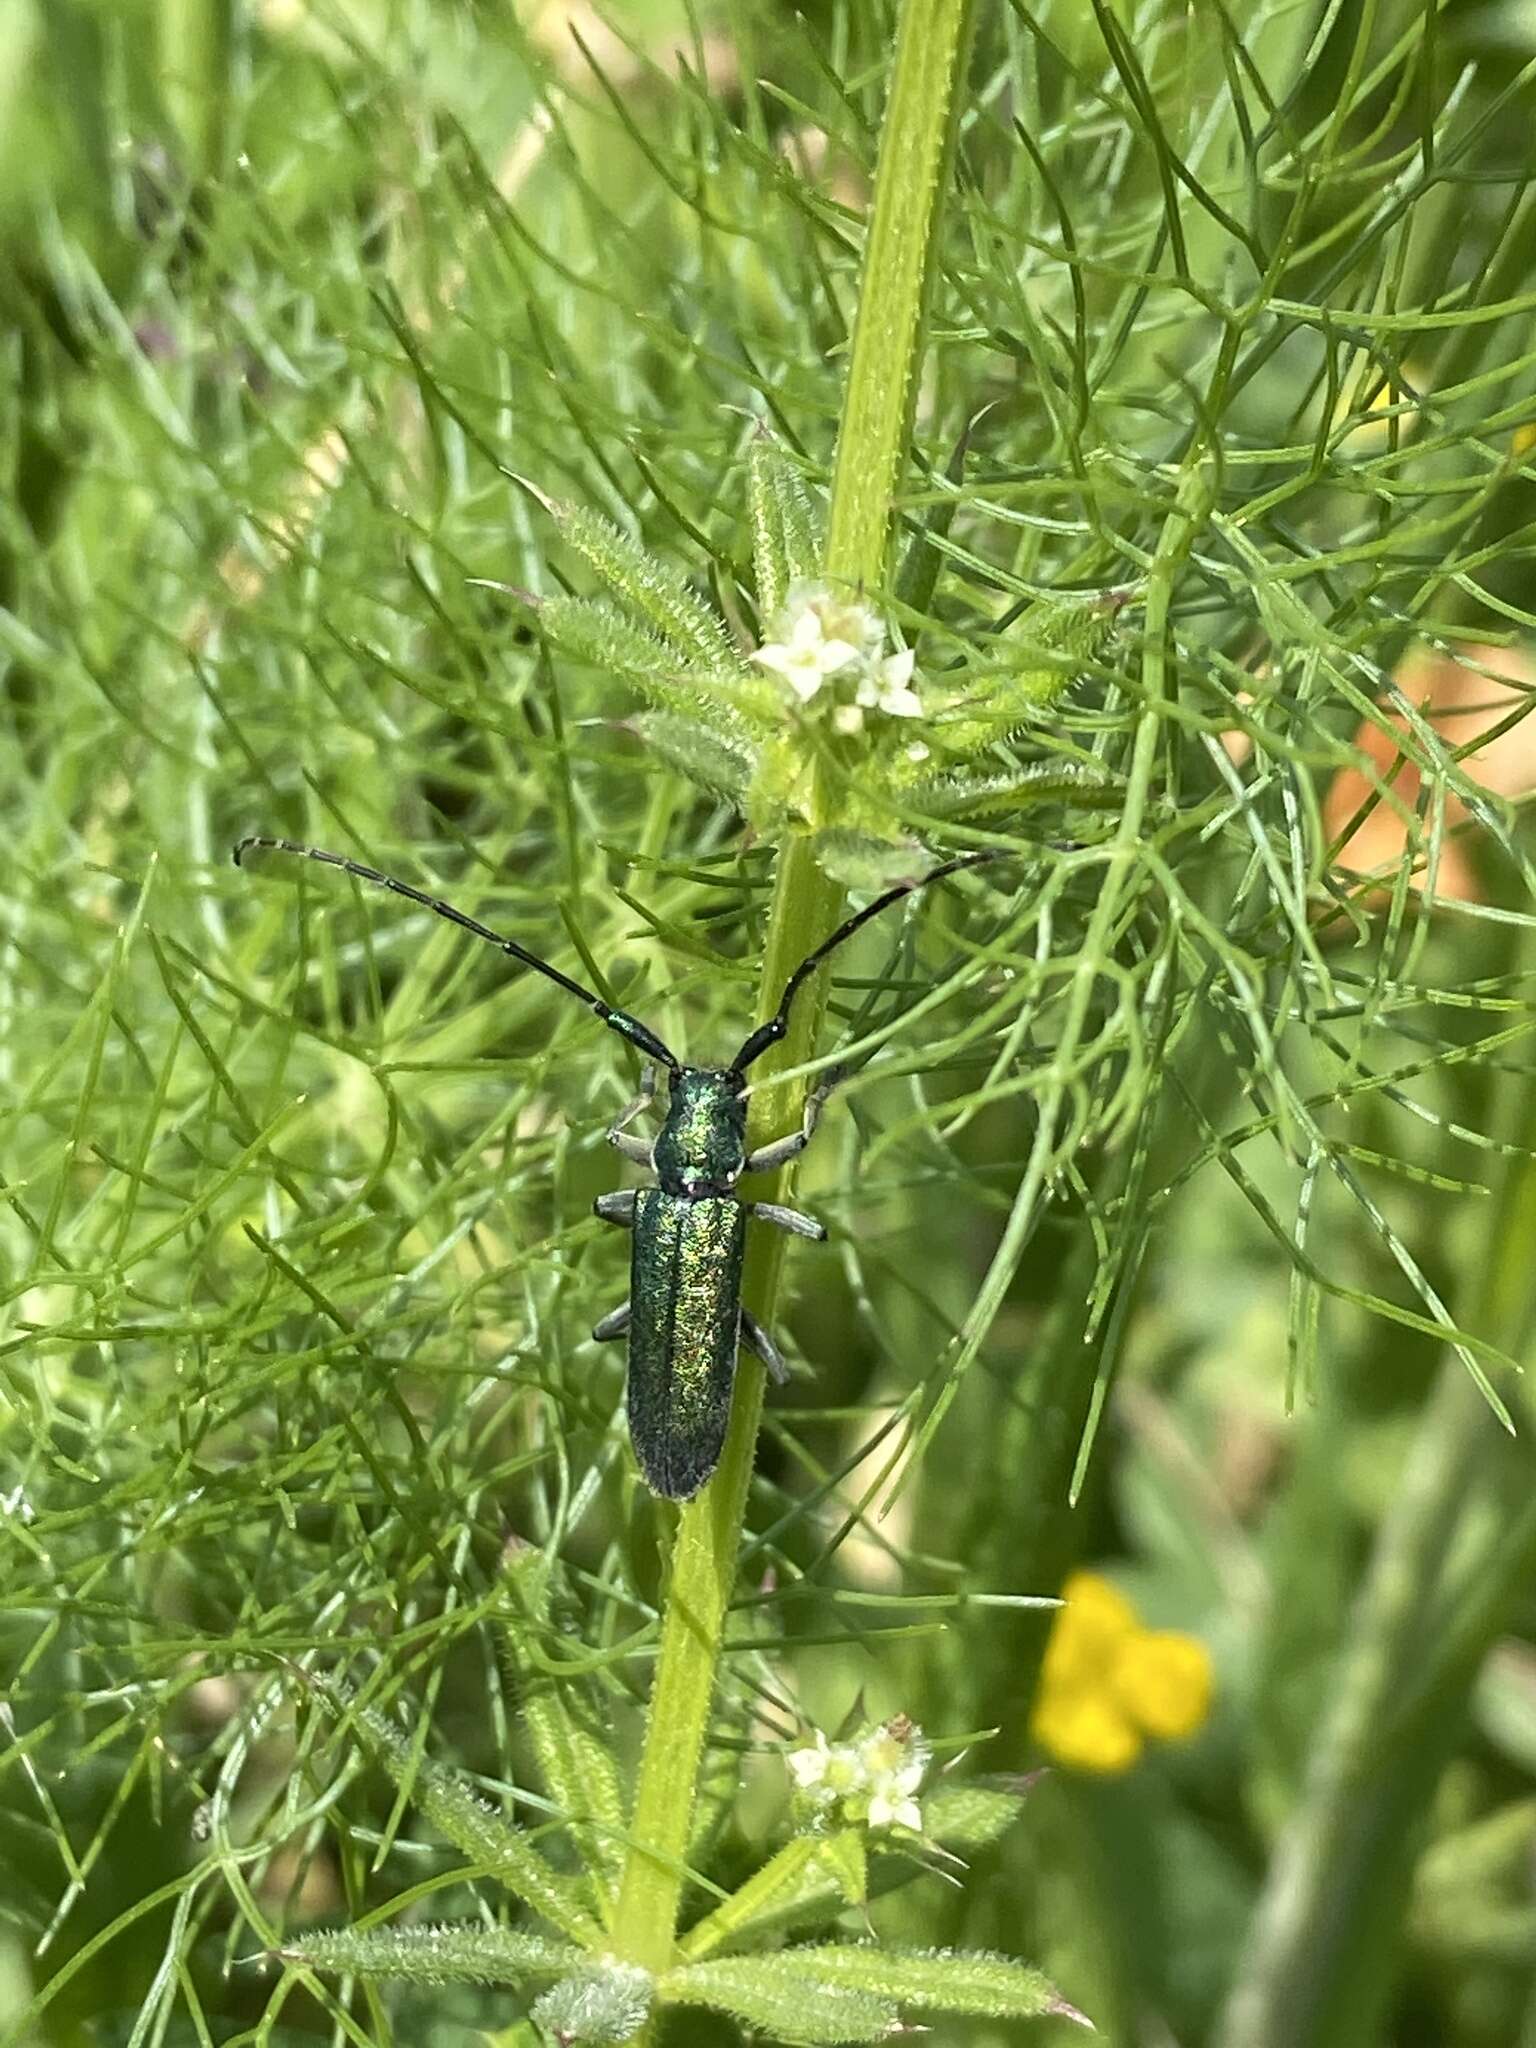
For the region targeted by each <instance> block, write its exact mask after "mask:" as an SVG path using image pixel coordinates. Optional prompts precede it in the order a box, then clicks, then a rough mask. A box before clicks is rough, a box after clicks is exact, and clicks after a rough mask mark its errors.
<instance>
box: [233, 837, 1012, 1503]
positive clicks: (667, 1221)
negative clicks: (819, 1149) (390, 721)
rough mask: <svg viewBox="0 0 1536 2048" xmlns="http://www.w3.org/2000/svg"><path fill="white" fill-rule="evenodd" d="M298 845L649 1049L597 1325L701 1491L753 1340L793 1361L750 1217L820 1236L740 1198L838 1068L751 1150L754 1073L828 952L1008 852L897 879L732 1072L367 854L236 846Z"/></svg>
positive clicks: (627, 1135) (674, 1477)
mask: <svg viewBox="0 0 1536 2048" xmlns="http://www.w3.org/2000/svg"><path fill="white" fill-rule="evenodd" d="M257 851H265V852H271V853H282V854H292V855H294V856H296V857H297V858H299V859H301V860H312V861H319V862H320V863H321V864H322V865H323V866H325V867H332V868H340V869H341V870H342V872H343V873H345V874H349V875H354V876H356V878H357V879H358V880H359V881H363V882H372V883H375V884H376V885H377V886H378V887H380V888H383V889H390V890H392V891H393V892H394V894H395V895H397V896H403V897H405V898H406V899H407V900H408V901H409V902H412V903H416V904H420V905H421V906H422V908H423V909H426V910H430V911H432V912H433V913H434V915H436V916H438V917H444V918H447V919H448V921H449V922H450V923H452V924H456V925H458V926H459V927H460V929H461V930H463V931H467V932H471V933H472V934H473V935H474V936H475V937H476V938H480V939H486V940H488V941H489V942H490V943H491V944H492V945H493V946H496V947H497V948H499V950H500V951H501V952H503V953H506V954H508V955H509V956H510V957H511V958H512V959H514V960H518V961H521V962H522V964H523V965H524V966H525V967H531V968H533V969H534V970H535V972H536V973H539V974H542V975H544V976H545V977H546V979H548V980H550V981H552V982H554V984H555V985H556V987H557V988H562V989H564V990H565V992H566V993H567V994H568V995H573V996H576V997H578V998H579V999H580V1000H581V1001H582V1002H584V1003H585V1004H586V1005H587V1007H588V1009H590V1010H594V1011H595V1012H596V1013H597V1015H598V1016H599V1017H601V1018H602V1020H603V1022H604V1023H605V1024H606V1025H607V1026H608V1028H609V1029H610V1030H611V1031H616V1032H618V1034H619V1036H620V1037H621V1038H625V1039H628V1041H629V1043H630V1044H631V1045H633V1046H635V1047H636V1048H637V1049H638V1050H639V1051H640V1052H642V1053H643V1054H644V1055H645V1058H646V1068H645V1073H644V1078H643V1080H642V1082H641V1089H640V1093H639V1094H638V1095H637V1096H636V1098H635V1100H634V1101H633V1102H632V1103H630V1105H629V1107H628V1108H627V1109H626V1110H625V1111H624V1112H623V1114H622V1115H621V1116H620V1117H619V1119H618V1121H617V1122H616V1123H615V1124H614V1126H613V1128H612V1130H611V1131H610V1132H609V1133H608V1136H609V1141H610V1142H611V1143H612V1144H613V1145H614V1146H615V1148H616V1149H617V1150H618V1151H619V1152H621V1153H622V1154H623V1155H624V1157H625V1158H626V1159H630V1160H633V1161H634V1162H635V1163H636V1164H637V1165H640V1166H645V1167H648V1168H649V1169H650V1170H651V1171H652V1172H653V1173H654V1174H655V1176H656V1184H655V1185H654V1186H653V1187H646V1188H638V1189H637V1188H626V1189H623V1190H621V1191H619V1192H616V1193H614V1194H611V1195H600V1196H599V1197H598V1199H597V1202H596V1203H595V1205H594V1207H595V1209H596V1213H597V1214H598V1215H599V1216H600V1217H601V1218H602V1219H603V1221H604V1222H606V1223H616V1224H619V1225H621V1226H622V1227H623V1228H625V1229H627V1230H629V1231H630V1232H631V1238H632V1248H631V1253H630V1290H629V1299H628V1300H627V1301H626V1302H624V1303H623V1305H622V1306H621V1307H619V1308H616V1309H615V1310H614V1311H613V1312H612V1314H611V1315H606V1316H604V1317H603V1319H602V1321H601V1322H600V1323H599V1324H598V1325H597V1328H596V1329H595V1330H594V1331H593V1335H594V1336H595V1337H597V1338H598V1339H599V1340H607V1339H609V1338H613V1337H621V1336H627V1337H628V1339H629V1372H628V1405H629V1432H630V1438H631V1441H632V1442H633V1444H634V1448H635V1459H636V1462H637V1463H638V1465H639V1467H640V1471H641V1474H642V1475H643V1477H644V1479H645V1482H646V1484H647V1485H648V1486H649V1487H650V1488H651V1489H652V1491H653V1492H655V1493H659V1494H662V1495H664V1496H665V1497H666V1498H667V1499H668V1500H689V1499H691V1498H692V1496H693V1495H694V1494H696V1493H697V1492H698V1490H699V1488H700V1487H701V1486H703V1484H704V1482H705V1481H706V1480H707V1479H708V1478H709V1476H710V1474H711V1473H712V1472H713V1471H714V1469H715V1467H716V1465H717V1464H718V1463H719V1462H720V1452H721V1449H722V1447H723V1445H724V1443H725V1431H726V1425H727V1423H728V1422H729V1420H730V1413H731V1392H732V1388H733V1387H734V1385H735V1380H736V1357H737V1351H738V1348H739V1347H740V1346H741V1345H742V1344H745V1345H746V1347H747V1349H748V1350H749V1351H751V1352H753V1353H754V1354H755V1356H756V1357H757V1358H759V1359H760V1360H761V1361H762V1363H763V1365H764V1366H765V1367H766V1368H767V1370H768V1372H769V1374H770V1376H771V1377H772V1378H773V1379H775V1380H777V1381H782V1380H783V1379H785V1378H786V1377H787V1373H788V1369H787V1367H786V1366H785V1364H784V1360H783V1358H782V1357H781V1356H780V1354H779V1350H778V1347H777V1345H775V1343H774V1341H773V1339H772V1337H771V1336H770V1335H769V1334H768V1332H767V1331H766V1330H765V1329H763V1327H762V1326H761V1324H760V1323H758V1322H757V1321H756V1320H755V1318H754V1317H753V1316H751V1315H750V1314H748V1312H747V1311H746V1310H745V1309H744V1308H743V1307H742V1303H741V1275H742V1266H743V1262H744V1260H745V1256H746V1241H747V1218H748V1217H749V1216H755V1217H757V1218H758V1219H759V1221H761V1222H764V1223H769V1224H773V1225H774V1226H775V1227H776V1228H778V1229H780V1230H788V1231H791V1232H793V1233H794V1234H795V1235H796V1236H798V1237H811V1238H823V1237H825V1236H826V1234H827V1233H826V1231H825V1230H824V1229H823V1227H822V1226H821V1224H819V1223H818V1222H816V1220H815V1219H814V1217H811V1216H806V1215H803V1214H802V1213H801V1212H800V1211H799V1210H798V1209H788V1208H784V1207H783V1206H781V1205H780V1204H779V1203H777V1202H744V1201H742V1199H741V1198H740V1196H739V1195H738V1194H737V1193H736V1183H737V1182H738V1181H739V1180H740V1178H741V1176H742V1175H743V1174H745V1173H772V1172H774V1171H775V1170H776V1169H777V1168H779V1167H781V1166H784V1165H786V1164H787V1163H788V1162H789V1161H790V1160H791V1159H793V1158H794V1157H795V1156H796V1154H797V1153H799V1152H801V1151H803V1150H804V1149H805V1147H806V1145H807V1144H808V1143H809V1142H810V1139H811V1135H812V1133H813V1132H814V1130H815V1128H816V1122H817V1118H818V1117H819V1115H820V1113H821V1108H822V1104H823V1103H824V1102H825V1100H826V1097H827V1095H828V1093H829V1092H830V1090H831V1088H832V1087H833V1086H834V1085H835V1080H836V1075H835V1073H833V1074H830V1075H829V1076H828V1077H827V1078H826V1079H825V1080H823V1081H822V1082H821V1084H820V1085H819V1086H818V1087H817V1088H816V1089H815V1090H814V1091H813V1093H812V1094H811V1096H810V1097H809V1099H808V1100H807V1102H806V1106H805V1116H804V1120H803V1122H802V1123H801V1126H800V1128H799V1129H798V1130H796V1131H791V1132H790V1133H788V1135H787V1136H785V1137H782V1138H777V1139H775V1140H773V1141H772V1142H771V1143H770V1144H767V1145H761V1146H759V1147H758V1148H757V1149H756V1150H755V1151H752V1152H749V1151H748V1150H747V1095H748V1088H747V1083H746V1079H745V1075H746V1070H747V1068H748V1067H749V1066H750V1065H751V1064H752V1062H753V1061H754V1060H755V1059H757V1058H759V1057H760V1055H761V1054H763V1053H765V1052H766V1051H767V1050H768V1048H769V1047H770V1046H771V1045H776V1044H777V1043H778V1042H779V1040H780V1039H781V1038H783V1037H784V1035H785V1033H786V1032H787V1030H788V1029H789V1015H790V1010H791V1007H792V1006H793V1003H794V1000H795V997H796V996H797V995H798V994H799V992H800V990H801V989H802V988H803V987H804V986H805V984H806V982H807V981H809V979H810V978H811V976H812V975H813V974H814V973H815V972H816V970H817V968H818V967H819V966H820V965H821V963H822V961H823V960H825V959H826V957H827V955H828V954H829V953H832V952H834V951H835V950H836V949H837V947H839V946H841V945H842V944H843V942H844V941H845V940H847V939H850V938H852V936H853V934H854V933H855V932H856V931H859V930H860V929H861V928H862V927H863V926H864V925H866V924H867V923H868V922H869V920H870V919H871V918H872V917H878V916H879V914H880V912H881V911H883V910H887V909H889V908H890V906H891V905H892V904H893V903H898V902H900V901H901V899H902V898H903V897H905V896H910V895H912V894H913V893H914V891H916V890H918V889H924V888H926V887H927V886H928V884H929V883H930V882H937V881H939V880H941V879H942V878H943V877H944V876H945V875H952V874H955V873H957V872H958V871H959V870H960V869H961V868H971V867H978V866H980V865H981V864H982V863H983V862H986V861H991V860H998V859H1001V858H1002V857H1003V856H1002V852H1001V850H1000V849H999V850H996V851H994V850H991V849H987V850H984V851H982V852H978V853H966V854H961V855H959V856H957V857H956V858H955V859H953V860H947V861H943V862H941V863H940V864H939V866H938V867H936V868H933V869H931V870H930V872H929V873H928V874H926V875H924V876H922V877H921V878H920V879H919V880H917V881H913V882H902V883H899V884H898V885H897V886H896V887H895V888H892V889H887V890H886V891H885V893H884V894H883V895H881V896H877V897H876V898H875V900H874V901H873V902H872V903H868V904H866V905H865V906H864V908H863V909H862V910H860V911H856V912H855V913H854V915H853V916H852V917H850V918H847V919H846V920H845V921H844V922H843V923H842V924H840V925H839V926H838V927H837V929H836V931H834V932H833V933H832V934H831V935H830V937H828V938H826V939H824V940H823V941H822V943H821V944H820V945H819V946H818V947H817V948H816V949H815V951H814V952H812V953H808V954H807V955H806V957H805V959H804V960H802V961H801V963H800V965H799V966H798V967H797V968H796V969H795V971H794V973H793V974H792V975H791V976H790V977H789V979H788V981H787V982H786V983H785V984H784V990H783V993H782V994H781V996H780V997H779V1003H778V1008H777V1009H776V1010H775V1011H774V1012H773V1014H772V1016H771V1017H769V1018H768V1019H767V1020H766V1021H765V1022H764V1023H762V1024H759V1025H758V1026H757V1027H756V1029H755V1030H753V1031H752V1032H750V1033H749V1034H748V1036H747V1037H746V1039H745V1040H744V1041H743V1044H742V1046H741V1050H740V1051H739V1052H738V1053H737V1054H736V1057H735V1058H734V1059H733V1060H732V1061H731V1063H730V1065H729V1066H725V1067H688V1066H684V1065H683V1063H682V1061H681V1060H679V1059H678V1058H677V1057H676V1055H675V1054H674V1053H673V1052H672V1051H671V1050H670V1049H669V1048H668V1047H667V1046H666V1044H665V1043H664V1042H663V1041H662V1040H661V1039H660V1038H658V1037H657V1035H656V1033H655V1032H654V1031H652V1030H651V1029H650V1027H649V1026H648V1025H645V1024H642V1023H641V1022H640V1020H639V1018H637V1017H631V1016H630V1015H629V1014H628V1013H627V1012H626V1011H624V1010H615V1009H614V1008H612V1006H611V1005H610V1004H608V1003H605V1002H604V1001H603V999H602V998H601V996H597V995H594V994H593V993H592V991H591V990H590V989H588V988H583V987H582V985H581V983H580V982H577V981H572V980H571V978H570V977H569V975H566V974H562V973H561V971H560V969H559V968H558V967H552V966H551V965H550V963H549V962H548V961H547V960H542V959H540V957H539V956H538V954H537V953H530V952H529V951H528V950H527V949H526V948H525V947H523V946H520V945H518V944H517V942H516V941H515V940H514V939H508V938H504V937H503V936H502V934H501V933H500V932H495V931H492V930H491V928H490V927H489V925H484V924H481V923H480V922H479V920H478V919H477V918H473V917H468V916H466V915H465V913H464V912H463V911H461V910H456V909H455V908H454V907H453V905H452V904H451V903H446V902H444V901H443V900H442V898H441V897H437V896H429V895H427V894H426V893H425V892H424V891H423V890H420V889H413V888H412V887H411V885H410V884H409V883H408V882H400V881H397V880H396V879H395V878H394V876H392V875H386V874H384V873H382V872H381V871H380V870H379V869H378V868H372V867H367V866H365V865H364V863H363V862H361V861H355V860H349V859H348V858H347V857H346V856H345V855H343V854H339V853H327V852H326V851H325V850H324V849H323V848H322V847H318V846H301V845H299V844H298V843H297V841H295V840H292V839H268V838H250V839H242V840H241V841H240V843H239V845H238V846H237V847H236V848H235V850H234V858H235V864H236V866H237V867H238V866H239V865H240V863H241V861H242V859H243V857H244V856H245V855H246V854H247V853H252V852H257ZM658 1066H659V1067H662V1068H664V1069H665V1070H666V1074H667V1110H666V1115H665V1117H664V1118H663V1120H662V1125H661V1129H660V1130H659V1131H658V1132H657V1134H656V1137H655V1139H654V1140H651V1139H647V1138H641V1137H639V1136H637V1135H635V1134H634V1133H632V1132H630V1131H629V1130H628V1129H627V1128H626V1127H627V1126H628V1125H629V1124H630V1123H631V1122H632V1121H633V1120H634V1118H635V1117H636V1116H638V1115H639V1113H640V1112H641V1111H642V1110H643V1109H645V1108H646V1107H647V1106H648V1104H649V1103H650V1102H651V1101H652V1100H653V1098H654V1095H655V1091H656V1068H657V1067H658Z"/></svg>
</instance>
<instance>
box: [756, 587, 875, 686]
mask: <svg viewBox="0 0 1536 2048" xmlns="http://www.w3.org/2000/svg"><path fill="white" fill-rule="evenodd" d="M788 628H789V629H788V633H787V635H786V637H785V638H784V639H782V640H770V641H768V642H767V643H766V645H764V646H762V647H759V648H758V649H757V650H756V652H755V653H754V654H753V656H752V659H753V660H754V661H755V662H758V663H760V664H761V665H762V667H764V668H766V669H772V671H773V673H774V674H775V675H776V676H780V677H782V678H783V680H784V681H785V682H786V683H788V685H789V687H790V688H791V689H792V690H793V691H794V693H795V695H796V696H797V697H798V698H799V699H800V701H801V703H802V704H809V703H810V701H811V699H812V698H813V697H814V696H815V695H816V692H817V691H818V690H819V689H820V688H821V686H822V684H823V683H824V682H825V681H826V680H827V677H828V676H835V675H836V674H837V672H838V670H839V669H843V668H846V667H847V666H848V664H849V662H850V661H857V660H858V658H859V650H858V648H857V647H856V646H855V645H854V644H853V642H852V641H851V640H842V639H837V638H831V639H829V638H828V636H827V633H826V630H825V627H824V624H823V621H822V616H821V613H820V612H819V611H817V610H816V609H815V607H814V606H813V605H805V606H803V607H802V608H801V609H799V610H797V611H794V612H792V614H791V615H790V619H789V622H788Z"/></svg>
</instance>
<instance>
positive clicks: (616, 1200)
mask: <svg viewBox="0 0 1536 2048" xmlns="http://www.w3.org/2000/svg"><path fill="white" fill-rule="evenodd" d="M638 1193H639V1189H638V1188H615V1189H614V1191H613V1193H612V1194H611V1195H599V1196H598V1198H597V1200H596V1201H595V1202H594V1203H593V1204H592V1214H593V1215H594V1216H600V1217H601V1218H602V1220H603V1221H604V1223H617V1224H618V1226H619V1228H620V1229H621V1230H633V1229H634V1227H635V1196H636V1195H637V1194H638ZM822 1235H823V1236H825V1235H826V1233H825V1232H823V1233H822Z"/></svg>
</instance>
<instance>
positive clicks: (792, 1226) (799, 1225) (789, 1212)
mask: <svg viewBox="0 0 1536 2048" xmlns="http://www.w3.org/2000/svg"><path fill="white" fill-rule="evenodd" d="M746 1209H747V1214H748V1215H749V1216H756V1217H757V1218H758V1220H759V1221H760V1222H762V1223H771V1224H772V1225H773V1227H774V1229H775V1230H787V1231H789V1232H790V1234H791V1235H792V1236H794V1237H814V1238H815V1239H816V1240H817V1241H818V1242H820V1240H821V1239H822V1238H824V1237H825V1236H826V1234H827V1226H826V1225H825V1223H818V1222H817V1221H816V1218H815V1217H814V1216H807V1215H806V1213H805V1211H804V1210H803V1209H786V1208H785V1207H784V1205H783V1203H782V1202H748V1203H747V1205H746Z"/></svg>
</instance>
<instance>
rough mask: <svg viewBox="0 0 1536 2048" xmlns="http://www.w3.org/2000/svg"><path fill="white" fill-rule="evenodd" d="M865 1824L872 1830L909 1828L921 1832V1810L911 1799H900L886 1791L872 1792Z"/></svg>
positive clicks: (917, 1833)
mask: <svg viewBox="0 0 1536 2048" xmlns="http://www.w3.org/2000/svg"><path fill="white" fill-rule="evenodd" d="M867 1823H868V1825H869V1826H870V1827H872V1828H910V1829H911V1830H912V1833H913V1834H914V1835H920V1834H921V1833H922V1832H923V1810H922V1808H921V1807H920V1806H919V1805H918V1803H917V1801H916V1800H915V1799H913V1798H911V1797H908V1798H905V1799H900V1798H897V1797H896V1796H895V1795H894V1794H893V1793H891V1792H888V1791H879V1792H872V1793H871V1794H870V1798H869V1814H868V1817H867Z"/></svg>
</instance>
